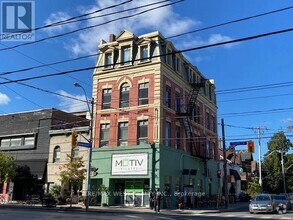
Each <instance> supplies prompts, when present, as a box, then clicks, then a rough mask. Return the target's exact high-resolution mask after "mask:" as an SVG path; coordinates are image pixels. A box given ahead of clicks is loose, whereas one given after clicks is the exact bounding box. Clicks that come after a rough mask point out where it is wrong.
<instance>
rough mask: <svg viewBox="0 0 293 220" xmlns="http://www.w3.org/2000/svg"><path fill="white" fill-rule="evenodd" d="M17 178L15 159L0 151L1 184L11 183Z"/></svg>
mask: <svg viewBox="0 0 293 220" xmlns="http://www.w3.org/2000/svg"><path fill="white" fill-rule="evenodd" d="M14 176H15V169H14V161H13V158H12V157H11V156H9V155H7V154H5V153H4V152H2V151H0V183H4V182H10V181H11V180H12V179H13V178H14Z"/></svg>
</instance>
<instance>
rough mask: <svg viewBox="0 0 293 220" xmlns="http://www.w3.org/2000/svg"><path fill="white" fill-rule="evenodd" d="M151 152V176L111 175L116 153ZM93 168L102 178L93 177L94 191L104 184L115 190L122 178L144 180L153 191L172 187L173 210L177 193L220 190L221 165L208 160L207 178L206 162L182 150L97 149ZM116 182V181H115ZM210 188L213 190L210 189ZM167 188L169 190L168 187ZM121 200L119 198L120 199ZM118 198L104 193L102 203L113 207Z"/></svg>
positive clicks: (149, 148) (138, 146) (149, 147)
mask: <svg viewBox="0 0 293 220" xmlns="http://www.w3.org/2000/svg"><path fill="white" fill-rule="evenodd" d="M134 153H148V172H147V175H131V176H130V175H119V176H112V175H111V166H112V154H134ZM92 166H94V167H96V168H99V169H98V175H97V176H95V177H92V178H91V179H92V181H91V183H92V191H95V190H96V189H97V188H98V187H99V185H100V184H102V183H103V184H104V185H105V186H107V187H109V190H110V191H114V188H115V183H116V182H117V181H119V179H126V180H131V179H141V180H143V181H146V182H147V181H149V187H150V188H153V189H154V188H158V187H159V188H160V189H161V191H163V192H164V191H165V189H167V188H168V186H169V187H170V195H171V196H170V197H169V198H170V200H171V207H176V204H177V201H176V199H177V198H176V196H175V195H176V193H175V192H176V191H178V192H183V187H184V186H186V185H189V184H192V185H193V187H192V191H193V192H201V193H202V192H204V193H206V194H209V193H211V194H217V193H218V189H219V179H218V178H217V174H216V172H217V169H218V167H217V163H216V162H215V161H212V160H210V161H208V162H207V168H208V170H210V171H209V172H208V173H209V176H205V175H204V172H203V171H204V163H203V161H202V160H201V159H199V158H195V157H192V156H190V155H189V154H188V153H186V152H184V151H182V150H176V149H173V148H170V147H165V146H163V145H156V146H155V148H152V146H151V145H137V146H127V147H115V148H114V147H113V148H100V149H93V154H92ZM183 169H193V170H197V173H196V175H190V176H189V175H182V170H183ZM114 179H115V180H114ZM209 185H210V187H209ZM166 187H167V188H166ZM116 199H117V198H116ZM114 202H115V198H114V196H113V195H112V194H109V196H106V195H105V194H103V196H102V203H106V204H109V205H112V204H113V203H114Z"/></svg>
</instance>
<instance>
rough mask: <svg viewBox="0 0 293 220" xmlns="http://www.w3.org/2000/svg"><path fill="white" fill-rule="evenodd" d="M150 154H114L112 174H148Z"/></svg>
mask: <svg viewBox="0 0 293 220" xmlns="http://www.w3.org/2000/svg"><path fill="white" fill-rule="evenodd" d="M147 174H148V154H147V153H141V154H113V155H112V175H120V176H123V175H147Z"/></svg>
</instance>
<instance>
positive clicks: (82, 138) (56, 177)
mask: <svg viewBox="0 0 293 220" xmlns="http://www.w3.org/2000/svg"><path fill="white" fill-rule="evenodd" d="M73 131H75V132H76V133H77V134H78V137H77V141H79V142H83V143H88V141H89V127H88V126H86V127H75V128H71V129H60V130H50V131H49V134H50V149H49V159H48V166H47V167H48V172H47V173H48V177H47V185H46V191H47V192H50V189H51V188H52V186H54V185H57V186H61V180H60V172H61V170H63V169H64V168H63V166H64V164H67V163H69V162H70V157H68V156H71V157H73V158H74V157H82V159H83V161H84V168H87V166H88V148H86V147H81V146H77V147H74V148H73V147H72V145H71V142H72V132H73ZM85 190H86V179H85V180H84V181H83V184H82V186H81V187H80V188H78V189H77V188H76V189H74V193H73V195H74V197H77V196H78V195H82V196H85V195H86V191H85ZM66 191H67V193H66ZM69 194H70V186H68V185H67V186H65V187H63V192H62V195H63V196H69Z"/></svg>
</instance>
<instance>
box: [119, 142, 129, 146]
mask: <svg viewBox="0 0 293 220" xmlns="http://www.w3.org/2000/svg"><path fill="white" fill-rule="evenodd" d="M120 146H128V142H127V141H122V142H120Z"/></svg>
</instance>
